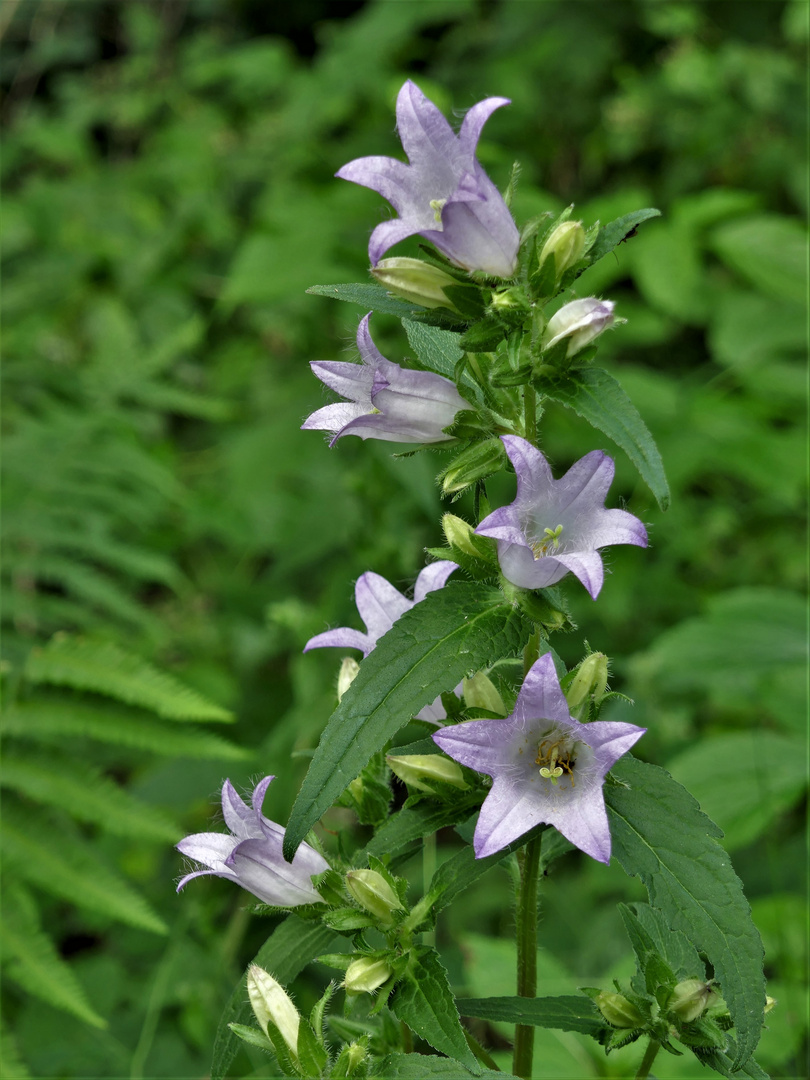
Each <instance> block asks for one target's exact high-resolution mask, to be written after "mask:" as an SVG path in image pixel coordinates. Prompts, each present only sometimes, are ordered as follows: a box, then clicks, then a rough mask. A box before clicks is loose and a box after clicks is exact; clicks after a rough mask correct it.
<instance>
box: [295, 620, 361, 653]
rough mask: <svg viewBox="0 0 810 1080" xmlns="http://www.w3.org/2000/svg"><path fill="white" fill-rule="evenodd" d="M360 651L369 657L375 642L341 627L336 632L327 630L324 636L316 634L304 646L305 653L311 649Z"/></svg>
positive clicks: (354, 631)
mask: <svg viewBox="0 0 810 1080" xmlns="http://www.w3.org/2000/svg"><path fill="white" fill-rule="evenodd" d="M324 648H334V649H360V651H361V652H362V654H363V655H364V656H368V654H369V653H370V652H371V650H372V649H373V648H374V642H373V641H372V640H371V638H370V637H369V636H368V634H363V633H361V632H360V631H359V630H351V629H350V628H349V627H348V626H340V627H338V628H337V629H335V630H326V631H325V632H324V633H323V634H316V635H315V637H312V638H310V639H309V641H308V642H307V643H306V645H305V646H304V652H309V650H310V649H324Z"/></svg>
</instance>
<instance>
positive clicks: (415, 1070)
mask: <svg viewBox="0 0 810 1080" xmlns="http://www.w3.org/2000/svg"><path fill="white" fill-rule="evenodd" d="M379 1069H380V1071H379V1072H378V1073H377V1074H376V1075H377V1076H384V1077H385V1080H462V1077H465V1076H469V1075H470V1072H469V1070H468V1069H465V1070H464V1071H463V1072H462V1070H461V1067H460V1066H459V1064H458V1062H457V1061H451V1060H450V1059H449V1058H443V1057H436V1055H435V1054H431V1055H428V1054H388V1055H387V1056H386V1057H384V1058H383V1059H382V1061H381V1062H380V1064H379ZM476 1075H477V1076H480V1077H481V1078H482V1080H517V1077H516V1076H515V1075H514V1074H513V1073H505V1072H494V1071H493V1070H492V1069H484V1070H483V1071H482V1070H480V1069H479V1070H478V1072H477V1073H476Z"/></svg>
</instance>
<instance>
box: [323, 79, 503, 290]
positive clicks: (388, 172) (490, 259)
mask: <svg viewBox="0 0 810 1080" xmlns="http://www.w3.org/2000/svg"><path fill="white" fill-rule="evenodd" d="M508 104H509V100H508V98H501V97H492V98H486V100H484V101H479V102H478V104H477V105H473V107H472V108H471V109H470V110H469V112H468V113H467V115H466V116H465V117H464V121H463V123H462V125H461V130H460V131H459V133H458V135H456V134H455V132H454V131H453V129H452V128H451V127H450V125H449V124H448V122H447V121H446V120H445V118H444V117H443V116H442V114H441V113H440V112H439V110H438V109H437V108H436V106H435V105H434V104H433V102H432V101H429V100H428V99H427V98H426V97H425V95H424V94H423V93H422V91H421V90H420V89H419V87H418V86H416V85H415V84H414V83H412V82H411V81H410V79H409V80H408V81H407V82H406V83H405V85H404V86H403V87H402V89H401V90H400V92H399V95H398V96H397V130H398V131H399V137H400V139H401V140H402V146H403V149H404V150H405V153H406V154H407V155H408V161H409V164H408V165H405V164H404V163H403V162H401V161H397V160H396V159H395V158H390V157H379V156H375V157H364V158H357V159H356V160H355V161H350V162H349V163H348V164H347V165H344V166H343V168H342V169H340V170H339V171H338V172H337V173H336V175H337V176H339V177H341V179H343V180H351V181H352V182H353V183H355V184H362V185H363V187H368V188H372V189H373V190H374V191H378V192H379V193H380V195H382V196H383V198H384V199H387V200H388V202H390V203H391V205H392V206H393V207H394V209H395V210H396V212H397V213H398V214H399V217H397V218H394V219H393V220H392V221H384V222H383V223H382V224H381V225H378V226H377V228H376V229H375V230H374V232H373V233H372V234H371V240H370V241H369V245H368V254H369V258H370V259H371V262H372V264H375V265H376V263H377V261H378V260H379V259H380V258H381V257H382V256H383V255H384V254H385V252H386V251H387V250H388V249H389V248H390V247H391V246H392V245H393V244H396V243H397V242H398V241H400V240H404V239H405V238H406V237H408V236H413V235H414V233H419V234H420V235H421V236H424V238H425V239H426V240H429V241H430V242H431V243H432V244H435V245H436V247H437V248H438V249H439V251H441V252H443V253H444V254H445V255H446V256H447V258H448V259H450V260H451V261H452V262H454V263H456V265H457V266H462V267H464V269H465V270H482V271H483V272H484V273H486V274H491V275H492V276H494V277H500V278H509V277H512V275H513V274H514V273H515V268H516V266H517V252H518V245H519V243H520V236H519V234H518V230H517V226H516V225H515V223H514V221H513V220H512V215H511V214H510V213H509V209H508V207H507V205H506V203H505V202H504V201H503V198H502V197H501V195H500V193H499V191H498V189H497V188H496V187H495V185H494V184H493V183H492V181H491V180H490V179H489V177H488V176H487V174H486V173H485V172H484V170H483V169H482V168H481V165H480V164H479V162H478V159H477V158H476V156H475V150H476V147H477V145H478V140H479V138H480V137H481V130H482V128H483V126H484V124H485V123H486V121H487V120H488V119H489V117H490V116H491V115H492V113H493V112H494V111H495V110H496V109H499V108H500V107H501V106H502V105H508Z"/></svg>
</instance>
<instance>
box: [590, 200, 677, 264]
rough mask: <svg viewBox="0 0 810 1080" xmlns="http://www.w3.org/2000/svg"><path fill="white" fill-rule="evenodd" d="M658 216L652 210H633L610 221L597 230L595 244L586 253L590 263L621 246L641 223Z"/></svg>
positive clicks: (659, 212) (656, 212)
mask: <svg viewBox="0 0 810 1080" xmlns="http://www.w3.org/2000/svg"><path fill="white" fill-rule="evenodd" d="M660 216H661V211H660V210H654V209H652V208H649V209H647V210H633V211H632V213H630V214H625V215H624V216H623V217H620V218H616V220H615V221H611V222H610V223H609V224H607V225H604V226H603V227H602V228H601V229H600V230H599V235H598V236H597V238H596V242H595V244H594V245H593V247H592V248H591V250H590V251H589V252H588V254H589V255H590V257H591V263H592V264H593V263H595V262H597V261H598V260H599V259H601V258H603V257H604V256H605V255H607V254H608V253H609V252H611V251H613V249H614V248H615V247H618V245H619V244H621V242H622V241H623V240H626V239H627V238H628V236H629V235H630V233H631V232H632V231H633V230H634V229H636V228H638V226H639V225H641V223H642V222H644V221H649V220H650V218H654V217H660Z"/></svg>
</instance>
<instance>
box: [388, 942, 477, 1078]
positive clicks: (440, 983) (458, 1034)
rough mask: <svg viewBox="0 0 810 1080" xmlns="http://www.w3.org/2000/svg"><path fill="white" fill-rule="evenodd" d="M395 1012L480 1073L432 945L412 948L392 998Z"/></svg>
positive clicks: (445, 975) (439, 1048)
mask: <svg viewBox="0 0 810 1080" xmlns="http://www.w3.org/2000/svg"><path fill="white" fill-rule="evenodd" d="M388 1004H389V1008H390V1009H391V1011H392V1012H393V1014H394V1015H395V1016H396V1017H397V1018H398V1019H399V1020H401V1021H402V1022H403V1023H405V1024H407V1025H408V1027H410V1028H411V1029H412V1030H413V1031H415V1032H416V1034H417V1035H419V1036H420V1038H422V1039H425V1040H426V1042H429V1043H430V1045H431V1046H433V1047H434V1048H435V1049H436V1050H439V1051H440V1052H441V1053H443V1054H447V1056H448V1057H451V1058H454V1059H455V1060H456V1061H460V1062H461V1063H462V1064H463V1065H465V1066H466V1067H467V1068H468V1069H470V1070H471V1071H472V1072H474V1073H476V1074H479V1073H480V1072H481V1066H480V1065H479V1064H478V1062H477V1061H476V1059H475V1057H474V1056H473V1053H472V1051H471V1050H470V1048H469V1047H468V1046H467V1040H466V1039H465V1037H464V1029H463V1028H462V1026H461V1021H460V1020H459V1016H458V1011H457V1009H456V1005H455V1001H454V1000H453V992H452V991H451V989H450V984H449V983H448V981H447V972H446V971H445V969H444V967H443V965H442V962H441V960H440V959H439V954H438V953H437V952H436V950H435V949H433V948H429V947H424V948H422V947H420V948H414V949H413V950H412V951H411V955H410V959H409V962H408V968H407V971H406V973H405V976H404V978H403V979H402V981H401V982H399V983H397V986H396V989H395V990H394V993H393V994H392V995H391V997H390V999H389V1003H388Z"/></svg>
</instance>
